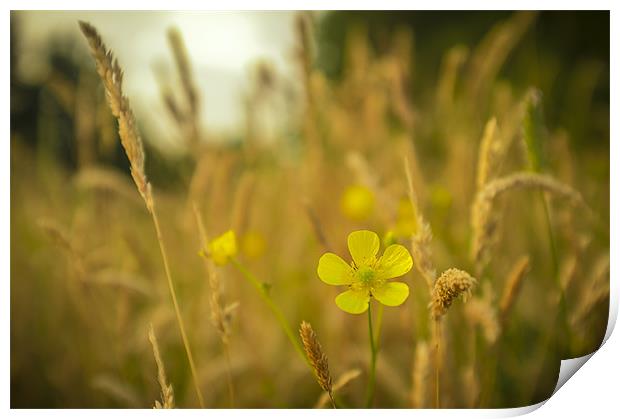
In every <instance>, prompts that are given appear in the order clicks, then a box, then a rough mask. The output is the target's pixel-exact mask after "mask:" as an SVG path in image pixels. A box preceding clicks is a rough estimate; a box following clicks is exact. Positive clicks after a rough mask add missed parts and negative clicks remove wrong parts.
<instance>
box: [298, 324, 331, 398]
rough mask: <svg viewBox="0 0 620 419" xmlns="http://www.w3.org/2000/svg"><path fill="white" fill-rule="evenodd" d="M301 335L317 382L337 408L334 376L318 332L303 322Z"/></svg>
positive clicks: (300, 330)
mask: <svg viewBox="0 0 620 419" xmlns="http://www.w3.org/2000/svg"><path fill="white" fill-rule="evenodd" d="M299 335H300V336H301V341H302V343H303V345H304V350H305V351H306V356H307V357H308V360H309V361H310V365H311V366H312V369H313V370H314V374H315V376H316V379H317V382H318V383H319V385H320V386H321V388H322V389H323V391H326V392H327V393H328V394H329V398H330V399H331V402H332V406H333V407H334V408H335V407H336V403H335V402H334V397H333V393H332V390H333V389H332V376H331V374H330V373H329V364H328V362H327V356H326V355H325V353H324V352H323V349H322V348H321V343H320V342H319V339H318V338H317V336H316V333H315V332H314V330H313V329H312V326H311V325H310V323H307V322H305V321H304V322H301V326H300V328H299Z"/></svg>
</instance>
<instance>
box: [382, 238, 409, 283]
mask: <svg viewBox="0 0 620 419" xmlns="http://www.w3.org/2000/svg"><path fill="white" fill-rule="evenodd" d="M412 266H413V259H411V255H410V254H409V251H408V250H407V248H406V247H405V246H401V245H400V244H392V245H390V246H389V247H388V248H387V249H385V252H383V256H381V258H380V259H379V262H378V263H377V274H378V276H379V277H380V278H381V279H390V278H396V277H399V276H401V275H404V274H406V273H407V272H409V270H410V269H411V267H412Z"/></svg>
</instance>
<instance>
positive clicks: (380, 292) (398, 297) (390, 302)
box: [372, 282, 409, 307]
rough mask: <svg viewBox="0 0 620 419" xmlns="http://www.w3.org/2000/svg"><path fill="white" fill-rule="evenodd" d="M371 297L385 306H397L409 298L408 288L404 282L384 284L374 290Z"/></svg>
mask: <svg viewBox="0 0 620 419" xmlns="http://www.w3.org/2000/svg"><path fill="white" fill-rule="evenodd" d="M372 296H373V297H375V299H377V301H379V302H380V303H381V304H385V305H386V306H391V307H394V306H399V305H401V304H402V303H404V302H405V300H406V299H407V297H409V286H407V284H405V283H404V282H386V283H385V284H383V286H381V287H379V288H377V289H374V290H373V292H372Z"/></svg>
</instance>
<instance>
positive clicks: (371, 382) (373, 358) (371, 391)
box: [366, 302, 377, 408]
mask: <svg viewBox="0 0 620 419" xmlns="http://www.w3.org/2000/svg"><path fill="white" fill-rule="evenodd" d="M371 306H372V304H371V303H370V302H369V303H368V335H369V340H370V373H369V376H368V387H367V388H366V408H369V407H371V406H372V401H373V398H374V395H375V376H376V374H375V372H376V370H377V347H376V345H375V337H374V336H373V333H372V313H371V310H370V307H371Z"/></svg>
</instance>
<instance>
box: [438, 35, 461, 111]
mask: <svg viewBox="0 0 620 419" xmlns="http://www.w3.org/2000/svg"><path fill="white" fill-rule="evenodd" d="M468 54H469V50H468V48H467V47H466V46H464V45H457V46H455V47H452V48H451V49H450V50H449V51H448V52H447V53H446V54H445V55H444V57H443V59H442V63H441V75H440V77H439V82H438V84H437V91H436V96H435V100H436V102H437V105H438V107H439V109H441V110H442V111H449V110H450V109H452V104H453V102H454V90H455V87H456V81H457V77H458V74H459V71H460V70H461V68H462V66H463V64H464V63H465V61H466V60H467V56H468Z"/></svg>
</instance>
